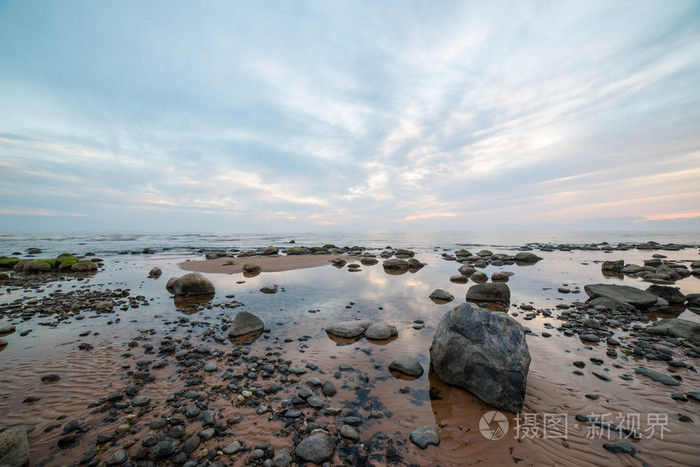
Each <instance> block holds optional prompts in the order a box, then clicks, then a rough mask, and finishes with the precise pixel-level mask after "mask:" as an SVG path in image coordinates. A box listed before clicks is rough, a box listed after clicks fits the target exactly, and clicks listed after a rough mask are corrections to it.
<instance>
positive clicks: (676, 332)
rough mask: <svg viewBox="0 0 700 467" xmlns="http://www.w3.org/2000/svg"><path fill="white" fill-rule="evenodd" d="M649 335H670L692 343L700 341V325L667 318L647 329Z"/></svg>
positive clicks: (684, 320) (685, 320)
mask: <svg viewBox="0 0 700 467" xmlns="http://www.w3.org/2000/svg"><path fill="white" fill-rule="evenodd" d="M645 331H646V333H647V334H654V335H662V336H663V335H669V336H673V337H678V338H681V339H689V340H691V341H697V340H700V323H696V322H694V321H688V320H687V319H680V318H666V319H662V320H661V321H657V322H656V325H654V326H649V327H648V328H646V329H645Z"/></svg>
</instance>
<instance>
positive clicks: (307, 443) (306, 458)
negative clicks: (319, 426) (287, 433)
mask: <svg viewBox="0 0 700 467" xmlns="http://www.w3.org/2000/svg"><path fill="white" fill-rule="evenodd" d="M294 453H295V454H296V456H297V457H298V458H299V459H300V460H301V461H302V462H311V463H314V464H318V465H321V464H323V463H324V462H328V461H329V460H331V459H332V458H333V454H335V441H334V440H333V438H331V437H330V436H329V435H327V434H326V433H315V434H313V435H311V436H307V437H306V438H304V439H302V440H301V442H300V443H299V444H297V446H296V448H295V449H294Z"/></svg>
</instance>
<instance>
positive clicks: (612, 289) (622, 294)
mask: <svg viewBox="0 0 700 467" xmlns="http://www.w3.org/2000/svg"><path fill="white" fill-rule="evenodd" d="M583 288H584V290H585V291H586V293H587V294H588V296H589V297H591V298H598V297H605V298H611V299H613V300H618V301H621V302H624V303H628V304H630V305H632V306H634V307H638V308H649V307H650V306H653V305H655V304H656V302H657V300H658V297H657V296H656V295H654V294H652V293H649V292H645V291H643V290H640V289H637V288H635V287H630V286H629V285H615V284H588V285H585V286H584V287H583Z"/></svg>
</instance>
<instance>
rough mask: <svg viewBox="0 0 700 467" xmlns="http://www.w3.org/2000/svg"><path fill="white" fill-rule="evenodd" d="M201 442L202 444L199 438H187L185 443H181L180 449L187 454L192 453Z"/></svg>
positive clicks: (195, 436)
mask: <svg viewBox="0 0 700 467" xmlns="http://www.w3.org/2000/svg"><path fill="white" fill-rule="evenodd" d="M201 442H202V440H201V439H200V438H199V436H197V435H194V436H191V437H189V438H187V441H185V442H184V443H182V446H181V447H182V450H183V451H185V452H186V453H188V454H189V453H191V452H193V451H194V450H195V449H197V448H198V447H199V445H200V444H201Z"/></svg>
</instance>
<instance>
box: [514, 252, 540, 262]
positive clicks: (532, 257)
mask: <svg viewBox="0 0 700 467" xmlns="http://www.w3.org/2000/svg"><path fill="white" fill-rule="evenodd" d="M513 259H514V260H515V262H516V263H523V264H534V263H536V262H538V261H540V260H541V259H542V258H541V257H539V256H537V255H536V254H534V253H531V252H529V251H521V252H519V253H516V254H515V256H514V257H513Z"/></svg>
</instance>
